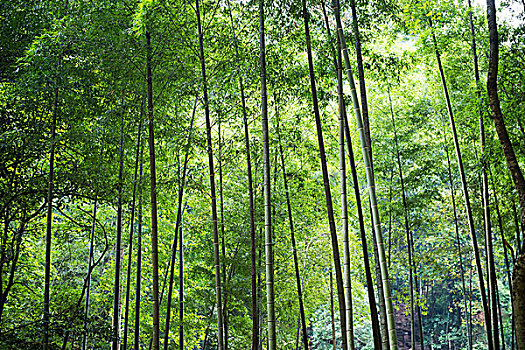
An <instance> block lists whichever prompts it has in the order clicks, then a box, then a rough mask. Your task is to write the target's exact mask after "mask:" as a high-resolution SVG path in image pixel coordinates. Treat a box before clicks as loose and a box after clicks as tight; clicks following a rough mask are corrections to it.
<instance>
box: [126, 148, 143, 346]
mask: <svg viewBox="0 0 525 350" xmlns="http://www.w3.org/2000/svg"><path fill="white" fill-rule="evenodd" d="M142 164H143V148H142V147H141V149H140V167H139V168H140V169H139V183H138V190H139V194H138V196H139V203H138V218H137V219H138V230H137V279H136V287H135V330H134V340H135V341H134V350H139V349H140V287H141V286H140V284H141V280H142V172H143V167H142ZM124 350H127V349H124Z"/></svg>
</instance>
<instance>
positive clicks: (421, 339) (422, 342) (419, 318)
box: [412, 244, 425, 350]
mask: <svg viewBox="0 0 525 350" xmlns="http://www.w3.org/2000/svg"><path fill="white" fill-rule="evenodd" d="M412 246H414V244H412ZM415 282H416V283H415V284H416V287H417V286H418V280H417V275H416V279H415ZM418 289H419V293H418V298H419V299H422V297H423V295H422V294H423V291H422V288H421V279H420V280H419V288H418ZM416 307H417V323H418V324H419V344H420V348H421V350H425V338H424V336H423V317H422V315H421V314H422V312H421V306H420V305H419V304H418V305H417V306H416Z"/></svg>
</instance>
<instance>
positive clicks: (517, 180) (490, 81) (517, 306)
mask: <svg viewBox="0 0 525 350" xmlns="http://www.w3.org/2000/svg"><path fill="white" fill-rule="evenodd" d="M487 18H488V29H489V41H490V59H489V70H488V75H487V92H488V96H489V104H490V109H491V110H492V117H493V120H494V125H495V126H496V132H497V134H498V138H499V141H500V144H501V148H502V149H503V154H504V155H505V160H506V161H507V167H508V169H509V172H510V175H511V177H512V181H513V182H514V187H515V188H516V191H517V192H518V199H519V204H520V210H521V224H522V226H525V179H524V178H523V173H522V171H521V169H520V166H519V163H518V160H517V159H516V154H515V153H514V148H513V147H512V143H511V142H510V138H509V134H508V132H507V128H506V126H505V121H504V120H503V114H502V112H501V108H500V101H499V96H498V59H499V41H498V28H497V24H496V5H495V3H494V0H487ZM512 283H513V304H514V315H513V316H514V320H515V324H516V342H517V348H518V350H524V349H525V254H523V252H521V251H520V254H519V255H518V258H517V261H516V264H515V265H514V273H513V281H512Z"/></svg>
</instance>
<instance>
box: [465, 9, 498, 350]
mask: <svg viewBox="0 0 525 350" xmlns="http://www.w3.org/2000/svg"><path fill="white" fill-rule="evenodd" d="M468 7H469V22H470V35H471V37H472V58H473V63H474V78H475V81H476V91H477V94H478V103H479V104H480V105H481V104H482V103H483V101H482V99H481V90H480V84H479V69H478V56H477V53H476V34H475V31H474V22H473V20H472V5H471V1H470V0H468ZM478 113H479V134H480V143H481V164H482V171H481V172H482V202H483V218H484V224H485V225H484V228H485V241H486V250H487V264H488V272H487V274H488V283H489V295H490V300H491V312H492V313H491V320H492V330H493V341H494V348H495V349H499V336H498V311H497V303H496V299H497V298H496V283H497V279H496V269H495V266H494V249H493V246H492V225H491V221H490V198H489V184H488V177H487V162H486V159H485V126H484V123H483V113H482V111H481V108H480V109H479V111H478Z"/></svg>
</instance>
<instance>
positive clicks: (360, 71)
mask: <svg viewBox="0 0 525 350" xmlns="http://www.w3.org/2000/svg"><path fill="white" fill-rule="evenodd" d="M350 9H351V11H352V27H353V30H354V41H355V53H356V58H357V76H358V79H359V93H360V95H361V96H360V97H361V100H360V102H361V113H362V117H363V126H364V129H365V137H366V143H367V145H368V152H369V154H370V162H371V163H373V161H372V138H371V136H370V118H369V113H368V98H367V96H366V82H365V69H364V67H363V53H362V50H361V37H360V35H359V24H358V21H357V9H356V6H355V0H350Z"/></svg>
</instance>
